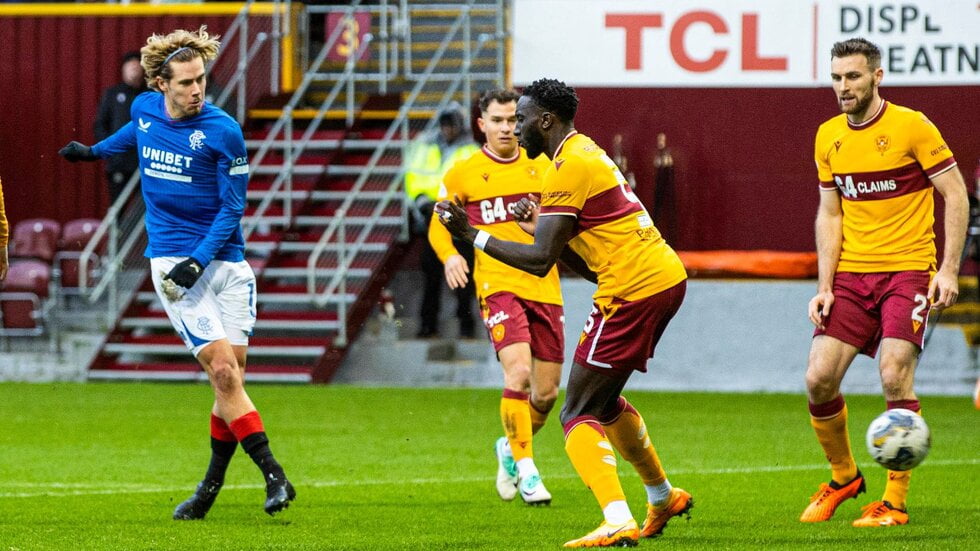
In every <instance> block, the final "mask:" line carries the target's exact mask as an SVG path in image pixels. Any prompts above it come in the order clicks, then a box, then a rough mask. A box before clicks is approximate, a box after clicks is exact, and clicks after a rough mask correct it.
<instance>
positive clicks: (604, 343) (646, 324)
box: [575, 281, 687, 373]
mask: <svg viewBox="0 0 980 551" xmlns="http://www.w3.org/2000/svg"><path fill="white" fill-rule="evenodd" d="M686 291H687V281H682V282H680V283H678V284H677V285H674V286H673V287H671V288H669V289H666V290H664V291H661V292H659V293H657V294H655V295H653V296H650V297H646V298H643V299H640V300H634V301H630V302H627V301H623V300H614V301H613V303H612V304H611V305H610V306H608V307H605V308H601V307H599V306H598V305H596V304H594V303H593V305H592V313H591V314H589V318H588V319H587V320H585V329H583V330H582V336H581V337H579V340H578V348H576V349H575V363H577V364H579V365H581V366H583V367H586V368H588V369H591V370H593V371H598V372H600V373H601V372H607V371H608V370H616V371H624V372H627V373H629V372H631V371H640V372H645V371H646V370H647V360H648V359H649V358H652V357H653V352H654V350H655V349H656V347H657V343H658V342H660V337H661V336H662V335H663V334H664V329H667V324H668V323H670V320H671V319H672V318H673V317H674V314H676V313H677V310H678V309H679V308H680V307H681V303H682V302H684V293H685V292H686Z"/></svg>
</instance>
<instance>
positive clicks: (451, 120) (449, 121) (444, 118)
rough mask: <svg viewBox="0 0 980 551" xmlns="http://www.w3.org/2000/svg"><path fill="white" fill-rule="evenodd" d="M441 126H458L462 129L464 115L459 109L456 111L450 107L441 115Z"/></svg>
mask: <svg viewBox="0 0 980 551" xmlns="http://www.w3.org/2000/svg"><path fill="white" fill-rule="evenodd" d="M438 120H439V126H456V127H459V128H462V127H463V126H464V124H463V114H462V113H460V112H459V109H454V108H452V107H449V108H447V109H445V110H444V111H442V112H441V113H439V118H438Z"/></svg>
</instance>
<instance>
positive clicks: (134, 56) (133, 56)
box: [119, 50, 142, 67]
mask: <svg viewBox="0 0 980 551" xmlns="http://www.w3.org/2000/svg"><path fill="white" fill-rule="evenodd" d="M141 58H142V56H141V55H140V53H139V50H133V51H131V52H126V53H124V54H123V56H122V59H120V60H119V66H120V67H122V66H123V65H125V64H126V63H128V62H130V61H133V60H135V61H139V60H140V59H141Z"/></svg>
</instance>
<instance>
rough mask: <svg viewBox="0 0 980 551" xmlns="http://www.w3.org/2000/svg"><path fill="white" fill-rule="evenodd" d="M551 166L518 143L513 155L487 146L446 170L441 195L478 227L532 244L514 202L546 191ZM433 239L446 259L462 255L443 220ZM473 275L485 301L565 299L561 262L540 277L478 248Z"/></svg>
mask: <svg viewBox="0 0 980 551" xmlns="http://www.w3.org/2000/svg"><path fill="white" fill-rule="evenodd" d="M515 146H516V141H515ZM548 166H549V163H548V159H547V158H545V157H543V156H541V157H538V158H537V159H530V158H528V156H527V152H525V151H524V150H523V149H521V148H519V147H515V150H514V152H513V154H512V156H511V158H503V157H500V156H499V155H497V154H496V153H494V152H493V150H491V149H490V147H489V146H486V145H485V146H483V148H482V149H481V150H480V151H478V152H476V153H474V154H473V155H471V156H470V157H468V158H467V159H464V160H462V161H460V162H458V163H456V165H454V166H453V168H451V169H450V170H449V172H447V173H446V175H445V177H443V186H442V188H441V189H440V190H439V200H443V199H451V198H453V197H458V198H459V199H460V200H461V201H462V203H463V204H464V205H465V207H466V212H467V214H468V215H469V219H470V224H471V225H472V226H473V227H475V228H477V229H482V230H487V231H493V233H494V234H495V235H499V236H500V237H501V239H507V240H509V241H519V242H522V243H533V242H534V236H532V235H529V234H528V233H527V232H525V231H524V230H522V229H521V228H520V226H518V225H517V221H516V219H515V218H514V205H515V204H517V202H518V201H520V200H521V199H523V198H525V197H527V196H528V194H529V193H534V194H540V193H541V183H542V181H543V180H544V173H545V171H547V169H548ZM429 242H430V243H431V244H432V248H433V249H435V251H436V255H438V256H439V260H441V261H442V262H443V263H445V262H446V260H447V259H448V258H449V257H450V256H452V255H454V254H458V253H457V252H456V248H455V247H454V246H453V241H452V235H451V234H450V233H449V230H447V229H446V228H445V226H443V225H442V224H431V225H430V229H429ZM473 279H474V280H475V281H476V294H477V297H479V298H480V300H481V302H482V301H483V299H485V298H486V297H488V296H490V295H492V294H494V293H497V292H500V291H508V292H511V293H514V294H516V295H518V296H520V297H523V298H526V299H528V300H534V301H537V302H544V303H547V304H558V305H561V303H562V301H561V288H560V286H559V282H558V268H557V267H554V268H552V269H551V270H550V271H549V272H548V274H547V275H546V276H545V277H537V276H533V275H531V274H529V273H527V272H524V271H522V270H519V269H517V268H514V267H513V266H510V265H507V264H505V263H503V262H501V261H499V260H497V259H496V258H493V257H492V256H489V255H488V254H487V253H485V252H483V251H480V250H477V251H476V254H475V262H474V268H473ZM490 329H492V328H490ZM558 361H561V358H558Z"/></svg>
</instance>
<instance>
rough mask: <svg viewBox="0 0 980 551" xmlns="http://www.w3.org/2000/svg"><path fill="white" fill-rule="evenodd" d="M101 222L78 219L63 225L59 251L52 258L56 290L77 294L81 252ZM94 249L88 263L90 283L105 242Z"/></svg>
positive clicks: (91, 219)
mask: <svg viewBox="0 0 980 551" xmlns="http://www.w3.org/2000/svg"><path fill="white" fill-rule="evenodd" d="M101 223H102V220H99V219H98V218H79V219H77V220H70V221H68V222H66V223H65V227H64V229H63V230H62V232H61V250H59V251H58V253H57V254H55V257H54V273H53V274H52V276H53V277H54V279H55V281H56V282H57V284H58V288H59V289H60V290H61V291H62V292H64V293H67V294H75V293H77V292H78V286H79V277H78V276H79V260H80V257H81V251H82V250H83V249H84V248H85V247H86V246H87V245H88V243H89V241H91V240H92V236H93V235H94V234H95V231H96V230H97V229H98V228H99V224H101ZM102 241H103V242H102V243H100V244H99V245H100V246H98V247H96V248H95V255H94V256H93V257H91V258H90V259H89V261H88V270H89V279H88V281H89V282H90V283H91V281H92V278H93V277H94V275H95V270H96V268H97V267H98V265H99V257H100V255H101V254H102V253H103V252H104V251H103V249H104V248H105V242H104V240H102Z"/></svg>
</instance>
